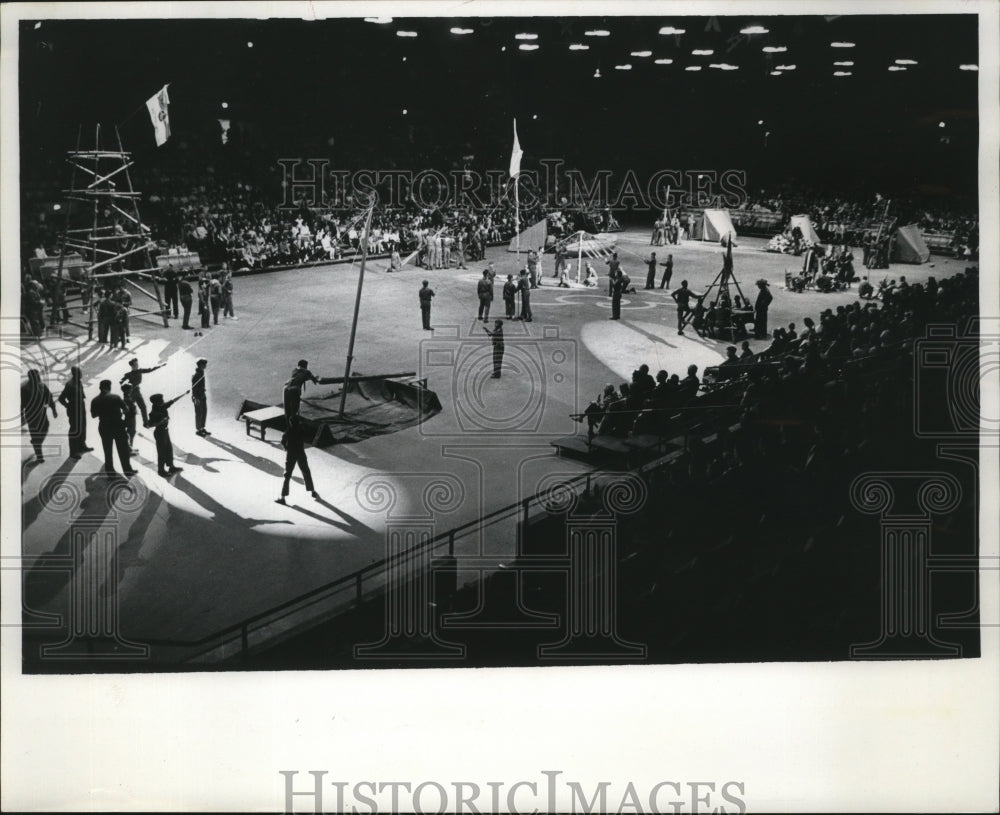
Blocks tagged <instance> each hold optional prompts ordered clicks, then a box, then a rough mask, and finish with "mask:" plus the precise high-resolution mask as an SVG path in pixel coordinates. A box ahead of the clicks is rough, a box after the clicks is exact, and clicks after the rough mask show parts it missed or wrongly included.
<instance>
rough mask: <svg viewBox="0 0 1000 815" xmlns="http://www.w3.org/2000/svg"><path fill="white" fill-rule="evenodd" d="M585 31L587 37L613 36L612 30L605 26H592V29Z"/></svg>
mask: <svg viewBox="0 0 1000 815" xmlns="http://www.w3.org/2000/svg"><path fill="white" fill-rule="evenodd" d="M583 33H584V35H585V36H587V37H610V36H611V32H610V31H606V30H605V29H603V28H592V29H591V30H590V31H584V32H583Z"/></svg>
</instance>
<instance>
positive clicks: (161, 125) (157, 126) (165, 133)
mask: <svg viewBox="0 0 1000 815" xmlns="http://www.w3.org/2000/svg"><path fill="white" fill-rule="evenodd" d="M169 106H170V96H169V95H168V94H167V86H166V85H164V86H163V87H162V88H161V89H160V91H159V93H157V94H155V95H153V96H151V97H150V98H149V99H147V100H146V109H147V110H148V111H149V119H150V121H151V122H152V123H153V135H154V136H155V137H156V146H157V147H162V146H163V145H164V144H166V143H167V139H169V138H170V113H169V111H168V110H167V108H168V107H169Z"/></svg>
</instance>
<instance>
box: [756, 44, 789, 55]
mask: <svg viewBox="0 0 1000 815" xmlns="http://www.w3.org/2000/svg"><path fill="white" fill-rule="evenodd" d="M761 50H762V51H763V52H764V53H765V54H783V53H785V51H787V50H788V48H787V46H784V45H765V46H764V47H763V48H762V49H761Z"/></svg>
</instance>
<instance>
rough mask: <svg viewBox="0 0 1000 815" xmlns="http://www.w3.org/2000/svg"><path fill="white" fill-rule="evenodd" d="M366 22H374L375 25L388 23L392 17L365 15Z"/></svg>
mask: <svg viewBox="0 0 1000 815" xmlns="http://www.w3.org/2000/svg"><path fill="white" fill-rule="evenodd" d="M365 22H366V23H375V25H388V24H389V23H391V22H392V17H365Z"/></svg>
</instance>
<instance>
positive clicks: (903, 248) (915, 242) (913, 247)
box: [892, 224, 931, 263]
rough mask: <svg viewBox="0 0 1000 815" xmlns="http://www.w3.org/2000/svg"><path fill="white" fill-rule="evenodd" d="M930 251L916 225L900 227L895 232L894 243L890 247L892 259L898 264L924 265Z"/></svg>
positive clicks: (928, 258)
mask: <svg viewBox="0 0 1000 815" xmlns="http://www.w3.org/2000/svg"><path fill="white" fill-rule="evenodd" d="M930 257H931V251H930V249H928V248H927V244H926V243H924V237H923V235H921V234H920V228H919V227H918V226H917V225H916V224H910V225H909V226H901V227H899V229H897V230H896V241H895V243H894V244H893V247H892V259H893V260H897V261H899V262H900V263H926V262H927V261H928V260H930Z"/></svg>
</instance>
